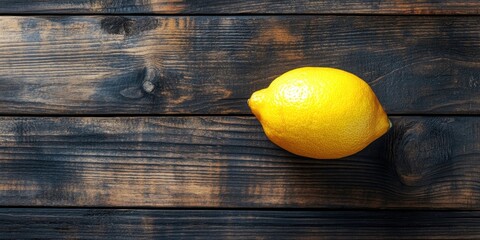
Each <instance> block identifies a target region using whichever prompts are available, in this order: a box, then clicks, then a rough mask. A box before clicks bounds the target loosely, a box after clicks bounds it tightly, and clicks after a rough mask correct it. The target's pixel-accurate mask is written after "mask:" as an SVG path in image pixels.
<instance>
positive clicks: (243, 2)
mask: <svg viewBox="0 0 480 240" xmlns="http://www.w3.org/2000/svg"><path fill="white" fill-rule="evenodd" d="M1 3H2V4H1V5H0V13H10V14H11V13H62V14H78V13H115V14H122V13H127V14H132V13H157V14H239V13H255V14H262V13H269V14H272V13H274V14H275V13H277V14H281V13H295V14H302V13H308V14H332V13H335V14H346V13H350V14H352V13H353V14H409V15H410V14H479V13H480V3H479V2H478V1H477V0H456V1H448V0H442V1H438V0H427V1H412V0H387V1H374V0H367V1H365V0H343V1H337V0H320V1H315V0H296V1H289V0H233V1H225V0H209V1H189V0H149V1H133V0H122V1H111V0H56V1H46V0H43V1H38V0H37V1H27V0H2V1H1Z"/></svg>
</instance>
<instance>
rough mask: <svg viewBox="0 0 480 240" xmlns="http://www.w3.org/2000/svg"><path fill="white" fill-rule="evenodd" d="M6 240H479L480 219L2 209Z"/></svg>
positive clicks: (470, 215)
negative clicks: (92, 239)
mask: <svg viewBox="0 0 480 240" xmlns="http://www.w3.org/2000/svg"><path fill="white" fill-rule="evenodd" d="M0 223H2V224H0V231H1V232H2V236H1V237H0V238H5V239H19V238H22V239H23V238H41V239H52V238H54V239H57V238H62V239H63V238H73V239H77V238H82V239H85V238H95V239H97V238H109V239H112V238H114V239H132V238H135V239H151V238H156V239H157V238H162V239H165V238H168V239H212V238H213V236H215V237H214V238H215V239H319V238H320V239H409V240H410V239H478V238H480V213H479V212H476V211H473V212H465V211H453V212H435V211H414V212H411V211H402V212H399V211H281V210H274V211H265V210H263V211H241V210H240V211H230V210H131V209H49V208H47V209H45V208H33V209H32V208H13V209H11V208H2V209H0Z"/></svg>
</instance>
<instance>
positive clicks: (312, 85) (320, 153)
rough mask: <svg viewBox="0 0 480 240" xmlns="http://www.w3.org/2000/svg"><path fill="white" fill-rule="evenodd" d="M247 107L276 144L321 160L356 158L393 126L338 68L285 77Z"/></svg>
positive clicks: (365, 89) (362, 87) (358, 82)
mask: <svg viewBox="0 0 480 240" xmlns="http://www.w3.org/2000/svg"><path fill="white" fill-rule="evenodd" d="M248 105H249V106H250V108H251V110H252V112H253V114H254V115H255V116H256V117H257V119H258V120H259V121H260V123H261V124H262V127H263V130H264V131H265V134H266V135H267V137H268V138H269V139H270V140H271V141H272V142H273V143H275V144H277V145H278V146H280V147H282V148H284V149H285V150H287V151H289V152H291V153H294V154H297V155H300V156H305V157H310V158H316V159H337V158H342V157H346V156H349V155H352V154H355V153H357V152H359V151H360V150H362V149H364V148H365V147H366V146H368V145H369V144H370V143H371V142H373V141H374V140H375V139H377V138H379V137H380V136H382V135H383V134H385V133H386V132H387V131H388V129H389V128H390V124H391V123H390V121H389V120H388V117H387V114H386V113H385V111H384V110H383V108H382V106H381V105H380V102H379V101H378V99H377V97H376V96H375V93H374V92H373V91H372V89H371V88H370V86H369V85H368V84H367V83H366V82H364V81H363V80H362V79H360V78H359V77H357V76H355V75H353V74H351V73H349V72H346V71H343V70H340V69H335V68H325V67H303V68H297V69H294V70H291V71H289V72H286V73H284V74H283V75H281V76H280V77H278V78H277V79H275V80H274V81H273V82H272V83H271V84H270V86H269V87H268V88H265V89H262V90H259V91H257V92H254V93H253V94H252V96H251V98H250V99H249V100H248Z"/></svg>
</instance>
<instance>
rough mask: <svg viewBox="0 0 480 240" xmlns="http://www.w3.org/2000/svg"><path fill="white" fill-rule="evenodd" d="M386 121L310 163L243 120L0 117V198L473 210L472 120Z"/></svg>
mask: <svg viewBox="0 0 480 240" xmlns="http://www.w3.org/2000/svg"><path fill="white" fill-rule="evenodd" d="M393 123H394V129H393V130H391V131H390V132H389V133H388V134H387V135H386V136H384V137H382V138H381V139H379V140H378V141H376V142H374V143H373V144H372V145H370V146H369V147H368V148H367V149H365V150H364V151H362V152H361V153H359V154H357V155H355V156H352V157H348V158H346V159H343V160H333V161H328V160H327V161H318V160H312V159H307V158H301V157H296V156H293V155H291V154H289V153H288V152H285V151H284V150H282V149H279V148H278V147H276V146H275V145H273V144H272V143H271V142H270V141H268V140H267V138H266V137H265V135H264V134H263V131H262V129H261V127H260V125H259V123H258V122H257V121H256V120H255V119H254V118H253V117H131V118H125V117H123V118H83V117H71V118H65V117H57V118H48V117H2V118H0V169H2V171H0V183H1V184H0V205H2V206H57V207H58V206H105V207H132V206H138V207H227V208H230V207H255V208H257V207H292V208H297V207H310V208H326V207H333V208H344V207H348V208H405V209H412V208H415V209H420V208H429V209H430V208H431V209H452V208H462V209H475V210H478V209H480V197H479V196H480V194H479V192H478V191H479V189H480V188H479V186H480V183H479V181H478V172H479V169H480V161H478V159H479V158H480V140H479V139H480V118H478V117H394V118H393Z"/></svg>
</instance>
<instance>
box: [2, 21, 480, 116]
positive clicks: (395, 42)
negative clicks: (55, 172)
mask: <svg viewBox="0 0 480 240" xmlns="http://www.w3.org/2000/svg"><path fill="white" fill-rule="evenodd" d="M412 26H419V27H415V28H412ZM0 29H1V31H2V32H3V33H4V34H1V35H0V55H1V56H2V57H1V58H0V82H1V83H2V85H0V113H1V114H7V115H8V114H95V115H97V114H128V115H134V114H169V113H182V114H231V113H236V114H250V110H249V109H248V106H247V104H245V103H246V101H247V99H248V98H249V97H250V95H251V93H252V92H253V91H256V90H258V89H260V88H264V87H266V86H268V84H269V83H270V82H271V81H272V80H273V79H275V78H276V77H277V76H279V75H280V74H282V73H283V72H285V71H287V70H289V69H292V68H296V67H301V66H312V65H314V66H334V67H339V68H342V69H345V70H348V71H350V72H353V73H356V74H358V75H359V76H360V77H362V78H364V79H365V80H366V81H368V82H369V83H370V85H371V86H372V88H373V90H374V91H375V92H376V93H377V95H378V97H379V99H380V101H381V102H382V104H383V106H384V107H385V109H386V111H387V112H388V113H389V114H418V113H429V114H432V113H441V114H451V113H457V114H458V113H460V114H478V113H480V97H479V92H480V74H479V72H480V62H479V56H480V18H478V17H470V16H469V17H438V16H434V17H424V16H421V17H410V16H399V17H392V16H278V17H277V16H273V17H271V16H241V17H239V16H230V17H223V16H222V17H218V16H200V17H195V16H194V17H119V16H95V17H91V16H76V17H69V16H67V17H3V18H0ZM392 89H395V91H392ZM447 96H448V97H447Z"/></svg>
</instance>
